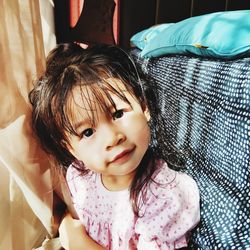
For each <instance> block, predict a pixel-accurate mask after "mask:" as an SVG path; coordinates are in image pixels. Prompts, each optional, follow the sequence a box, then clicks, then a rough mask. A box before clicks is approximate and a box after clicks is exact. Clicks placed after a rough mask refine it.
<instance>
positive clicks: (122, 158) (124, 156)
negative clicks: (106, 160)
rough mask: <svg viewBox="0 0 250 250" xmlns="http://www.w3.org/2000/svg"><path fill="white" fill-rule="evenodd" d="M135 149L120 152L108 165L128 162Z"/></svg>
mask: <svg viewBox="0 0 250 250" xmlns="http://www.w3.org/2000/svg"><path fill="white" fill-rule="evenodd" d="M134 149H135V148H132V149H127V150H124V151H123V152H121V153H120V154H118V155H116V156H115V158H114V159H113V160H112V161H111V162H110V163H116V164H122V163H125V162H126V161H128V160H129V159H130V157H131V155H132V153H133V152H134Z"/></svg>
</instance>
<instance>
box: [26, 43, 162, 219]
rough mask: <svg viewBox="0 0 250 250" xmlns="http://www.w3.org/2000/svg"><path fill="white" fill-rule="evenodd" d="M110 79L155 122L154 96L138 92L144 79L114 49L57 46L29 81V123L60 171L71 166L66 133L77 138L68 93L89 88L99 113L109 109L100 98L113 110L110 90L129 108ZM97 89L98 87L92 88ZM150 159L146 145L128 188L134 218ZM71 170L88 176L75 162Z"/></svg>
mask: <svg viewBox="0 0 250 250" xmlns="http://www.w3.org/2000/svg"><path fill="white" fill-rule="evenodd" d="M110 78H115V79H119V80H121V81H122V82H123V83H124V85H125V87H126V88H127V90H128V91H129V93H131V94H132V95H134V96H135V97H136V98H137V99H138V100H139V102H140V103H141V105H143V104H145V103H146V102H148V104H149V105H150V107H152V109H154V110H153V112H154V116H155V117H158V115H157V114H156V113H157V112H158V111H157V108H156V99H155V98H156V97H155V96H154V94H153V92H152V90H149V91H148V90H146V92H145V91H144V90H143V86H146V84H144V83H145V82H144V77H142V75H141V72H138V70H137V68H136V67H135V64H134V62H133V60H132V59H131V57H130V56H129V55H128V53H127V52H125V51H124V50H123V49H121V48H119V47H116V46H94V47H90V48H87V49H83V48H81V47H80V46H78V45H76V44H74V43H69V44H60V45H58V46H57V47H56V48H55V49H53V50H52V51H51V52H50V53H49V55H48V57H47V61H46V70H45V72H44V74H43V75H42V76H41V77H40V78H39V79H38V80H37V81H36V82H35V84H34V89H33V90H32V91H31V92H30V94H29V98H30V102H31V104H32V106H33V111H32V122H33V128H34V131H35V133H36V135H37V136H38V138H39V140H40V142H41V144H42V146H43V148H44V149H45V150H46V151H47V152H48V153H49V154H52V155H53V156H54V157H55V158H56V160H57V161H58V162H59V163H60V165H61V166H62V167H63V168H64V169H67V167H68V166H69V165H70V164H72V163H74V162H77V159H75V157H74V156H73V155H72V154H71V153H70V151H69V150H68V148H69V147H70V143H69V140H68V137H67V134H66V133H68V132H69V133H72V134H74V135H76V136H78V134H77V132H76V130H75V128H74V125H73V124H72V119H71V117H70V115H69V114H68V112H65V111H67V110H66V109H67V106H68V105H67V102H68V100H69V98H70V96H71V94H72V90H73V88H74V87H75V86H79V87H82V86H86V85H87V86H88V87H90V89H91V90H93V92H94V95H95V98H96V100H97V101H98V104H99V105H100V107H101V109H102V110H103V111H105V112H106V113H110V108H109V107H108V106H107V104H105V103H106V102H103V96H105V97H107V98H108V100H109V101H110V103H111V105H113V106H114V108H116V107H115V104H114V102H113V100H112V98H111V97H110V94H109V91H110V90H111V91H112V92H113V93H115V94H116V95H117V96H118V97H119V98H122V99H123V100H124V101H126V102H128V103H129V101H128V100H127V99H126V97H125V95H124V94H123V93H122V92H121V91H119V90H116V89H114V88H113V87H112V86H111V84H110V83H109V82H108V81H107V79H110ZM93 83H95V84H93ZM97 85H98V88H96V86H97ZM145 95H146V96H147V98H145ZM146 99H147V101H146ZM150 107H149V110H150ZM93 119H94V118H93ZM152 123H154V124H156V123H157V119H154V117H153V118H152ZM153 141H154V140H153ZM159 152H160V150H159ZM155 155H157V150H156V147H154V146H153V145H152V149H151V148H150V149H149V150H148V151H147V153H146V154H145V156H144V158H143V160H142V163H141V164H140V166H139V167H138V169H137V173H136V176H135V178H134V180H133V182H132V184H131V187H130V198H131V201H132V206H133V208H134V211H135V213H136V214H137V215H138V213H139V204H138V203H139V202H138V197H139V194H140V192H141V191H142V190H143V188H144V187H145V186H146V185H148V183H150V180H151V177H152V174H153V173H154V171H155V167H156V166H155V165H156V164H153V163H152V161H153V160H154V158H155V157H154V156H155ZM74 166H75V167H76V166H78V168H79V169H80V170H81V171H82V173H83V174H85V173H87V172H88V170H86V169H84V166H83V164H81V163H79V162H78V164H74ZM149 166H150V167H149Z"/></svg>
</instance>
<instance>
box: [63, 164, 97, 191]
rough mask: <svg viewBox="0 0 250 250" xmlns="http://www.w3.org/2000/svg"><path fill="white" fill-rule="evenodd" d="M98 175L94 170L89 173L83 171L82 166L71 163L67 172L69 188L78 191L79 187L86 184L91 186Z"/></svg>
mask: <svg viewBox="0 0 250 250" xmlns="http://www.w3.org/2000/svg"><path fill="white" fill-rule="evenodd" d="M95 180H96V175H95V173H94V172H92V171H89V172H88V173H83V171H81V170H80V167H79V168H78V166H75V165H73V164H71V165H70V166H69V167H68V169H67V172H66V181H67V183H68V186H69V188H70V189H71V191H72V190H75V191H77V190H78V189H80V188H82V186H84V187H85V188H86V187H87V186H91V185H92V184H94V183H95Z"/></svg>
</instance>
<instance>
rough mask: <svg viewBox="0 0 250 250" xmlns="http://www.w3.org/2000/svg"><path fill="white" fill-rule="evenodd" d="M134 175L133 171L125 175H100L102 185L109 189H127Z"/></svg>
mask: <svg viewBox="0 0 250 250" xmlns="http://www.w3.org/2000/svg"><path fill="white" fill-rule="evenodd" d="M134 176H135V171H134V172H132V173H130V174H129V175H125V176H113V175H110V176H109V175H101V180H102V184H103V186H104V187H105V188H106V189H108V190H109V191H121V190H124V189H128V188H129V187H130V185H131V183H132V181H133V178H134Z"/></svg>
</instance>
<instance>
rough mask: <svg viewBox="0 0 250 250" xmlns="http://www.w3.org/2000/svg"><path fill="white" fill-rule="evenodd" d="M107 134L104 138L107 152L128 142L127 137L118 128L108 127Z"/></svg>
mask: <svg viewBox="0 0 250 250" xmlns="http://www.w3.org/2000/svg"><path fill="white" fill-rule="evenodd" d="M105 132H106V133H105V134H104V136H105V142H106V149H107V150H110V149H112V148H113V147H114V146H117V145H119V144H121V143H122V142H124V141H125V140H126V135H125V134H124V133H123V132H122V131H121V130H120V129H118V128H117V127H116V126H107V127H106V131H105Z"/></svg>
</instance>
